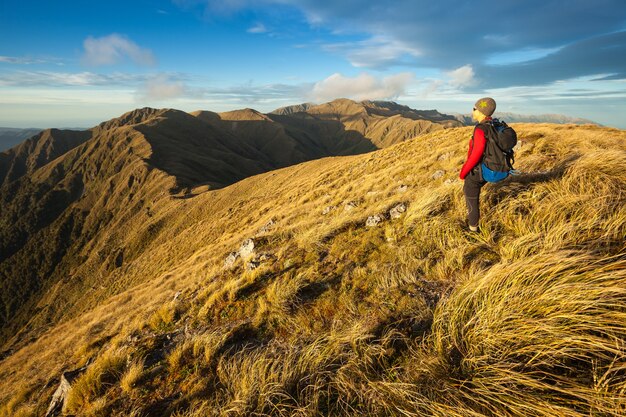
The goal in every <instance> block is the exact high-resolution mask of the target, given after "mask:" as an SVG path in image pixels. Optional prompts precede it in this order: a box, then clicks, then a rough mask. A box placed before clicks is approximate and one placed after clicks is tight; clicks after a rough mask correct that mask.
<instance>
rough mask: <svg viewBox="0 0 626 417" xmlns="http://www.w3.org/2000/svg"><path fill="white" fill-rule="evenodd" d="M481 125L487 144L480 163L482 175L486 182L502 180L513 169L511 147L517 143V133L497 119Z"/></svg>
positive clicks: (513, 158) (513, 157)
mask: <svg viewBox="0 0 626 417" xmlns="http://www.w3.org/2000/svg"><path fill="white" fill-rule="evenodd" d="M483 126H485V127H486V129H484V130H485V139H486V140H487V144H486V146H485V151H484V153H483V158H482V163H481V172H482V177H483V179H484V180H485V181H487V182H498V181H502V180H503V179H505V178H506V177H508V176H509V174H511V172H512V171H513V163H514V162H515V155H514V153H513V148H514V147H515V145H516V144H517V134H516V133H515V130H513V128H512V127H510V126H508V125H507V124H506V123H504V122H501V121H499V120H498V119H493V120H488V121H487V122H485V123H483Z"/></svg>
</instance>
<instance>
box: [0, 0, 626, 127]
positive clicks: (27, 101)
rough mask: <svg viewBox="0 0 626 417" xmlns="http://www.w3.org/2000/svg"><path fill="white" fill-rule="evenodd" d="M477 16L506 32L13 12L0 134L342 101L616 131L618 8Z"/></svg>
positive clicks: (193, 14) (198, 3)
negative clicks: (124, 118) (533, 118)
mask: <svg viewBox="0 0 626 417" xmlns="http://www.w3.org/2000/svg"><path fill="white" fill-rule="evenodd" d="M426 5H428V8H426V9H424V6H426ZM476 6H477V7H478V8H488V9H490V10H491V11H492V13H493V14H494V15H503V16H506V17H507V19H500V20H498V19H493V20H490V23H489V25H486V26H483V25H482V24H481V22H476V21H474V20H473V19H472V18H471V17H472V16H473V15H474V14H473V10H476V9H477V8H476V7H472V8H471V9H469V8H467V6H466V5H465V4H464V3H462V2H459V1H452V0H448V1H445V2H439V3H437V4H436V5H432V4H430V3H416V2H414V1H401V2H396V3H395V4H393V5H389V6H385V7H382V6H380V5H379V4H377V3H374V2H371V1H365V0H360V1H353V2H350V3H341V4H333V3H331V2H315V3H314V2H308V1H304V0H293V1H290V0H263V1H260V2H251V1H248V0H237V1H235V0H230V1H226V2H217V1H214V0H205V1H202V0H172V1H167V0H160V1H157V2H148V1H146V0H141V1H136V2H130V3H129V2H125V3H121V2H112V3H111V2H109V3H106V4H100V3H96V4H87V3H82V2H71V3H70V6H67V7H59V6H58V5H56V4H47V3H46V2H36V4H35V7H33V4H32V3H29V4H22V3H19V2H16V1H9V0H7V1H4V2H3V4H2V6H1V11H2V13H0V26H1V28H0V35H1V36H0V39H1V40H0V110H1V111H0V126H6V127H15V128H46V127H61V126H80V127H81V128H89V127H92V126H94V125H96V124H97V123H99V122H101V121H104V120H109V119H111V118H114V117H118V116H119V115H121V114H123V113H126V112H128V111H131V110H133V109H136V108H141V107H154V108H175V109H179V110H183V111H187V112H190V111H194V110H200V109H203V110H211V111H216V112H223V111H230V110H236V109H241V108H245V107H250V108H254V109H256V110H258V111H260V112H263V113H267V112H270V111H272V110H274V109H276V108H279V107H284V106H288V105H295V104H300V103H304V102H316V103H321V102H327V101H332V100H333V99H335V98H339V97H346V98H350V99H353V100H355V101H361V100H389V101H395V102H397V103H399V104H403V105H407V106H409V107H411V108H414V109H418V110H425V109H436V110H437V111H439V112H441V113H447V114H451V113H460V114H467V113H469V111H470V110H471V108H472V106H473V104H474V102H475V101H476V100H477V99H478V98H480V97H483V96H491V97H494V98H495V100H496V102H497V103H498V108H497V109H496V112H507V113H516V114H524V115H543V114H559V115H564V116H568V117H576V118H585V119H589V120H592V121H594V122H597V123H600V124H602V125H605V126H612V127H618V128H622V129H624V128H626V118H624V117H623V115H624V114H626V100H625V99H626V5H625V4H624V3H623V2H620V1H617V0H605V1H602V4H601V5H600V7H598V4H589V3H582V2H581V3H574V4H571V5H568V7H567V8H566V9H564V8H563V7H562V3H561V2H558V1H547V2H546V1H541V2H539V1H531V2H526V3H524V4H523V5H515V4H492V3H488V2H484V1H481V2H479V3H478V4H477V5H476ZM120 10H123V13H120ZM554 21H558V22H559V26H558V28H555V26H554V24H553V22H554ZM59 27H62V28H63V30H59V29H58V28H59ZM164 29H165V30H164ZM44 126H45V127H44Z"/></svg>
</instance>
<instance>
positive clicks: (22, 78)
mask: <svg viewBox="0 0 626 417" xmlns="http://www.w3.org/2000/svg"><path fill="white" fill-rule="evenodd" d="M145 79H146V76H145V75H136V74H128V73H121V72H115V73H112V74H97V73H93V72H88V71H85V72H77V73H72V72H53V71H17V72H13V73H8V74H2V76H0V85H3V86H20V87H24V86H28V87H32V86H48V87H62V86H82V87H88V86H120V85H125V86H128V85H133V84H136V83H138V82H142V81H145Z"/></svg>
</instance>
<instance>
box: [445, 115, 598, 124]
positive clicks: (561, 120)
mask: <svg viewBox="0 0 626 417" xmlns="http://www.w3.org/2000/svg"><path fill="white" fill-rule="evenodd" d="M453 116H454V117H455V118H456V119H457V120H458V121H460V122H461V123H463V124H465V125H468V126H469V125H472V124H474V122H473V121H472V116H471V115H470V114H460V113H453ZM494 117H497V118H498V119H500V120H503V121H505V122H507V123H556V124H575V125H586V124H592V125H599V124H598V123H596V122H594V121H591V120H589V119H582V118H579V117H569V116H564V115H562V114H539V115H526V114H517V113H507V112H498V111H497V112H496V113H495V114H494Z"/></svg>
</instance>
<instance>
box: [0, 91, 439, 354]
mask: <svg viewBox="0 0 626 417" xmlns="http://www.w3.org/2000/svg"><path fill="white" fill-rule="evenodd" d="M329 109H330V110H329ZM407 109H408V108H404V107H402V108H401V109H381V108H379V107H376V106H375V105H374V104H373V103H367V102H363V103H356V102H354V101H351V100H346V99H339V100H335V101H333V102H331V103H326V104H324V105H319V106H316V107H315V108H313V109H312V111H313V110H315V111H316V112H317V114H315V115H303V114H299V115H297V116H286V115H283V116H279V115H271V116H270V115H263V114H261V113H259V112H257V111H255V110H252V109H245V110H238V111H233V112H228V113H222V114H217V113H212V112H208V111H203V112H196V113H193V114H188V113H186V112H183V111H179V110H174V109H151V108H143V109H136V110H133V111H130V112H128V113H125V114H124V115H122V116H120V117H118V118H115V119H112V120H109V121H106V122H103V123H101V124H100V125H98V126H96V127H94V128H92V129H89V130H88V131H80V132H74V131H60V130H55V129H52V130H46V131H44V132H42V133H41V134H39V135H37V136H36V137H33V138H31V139H29V140H27V141H26V142H24V143H23V144H21V145H19V146H17V147H15V148H13V149H10V150H9V151H7V152H2V153H0V181H2V184H1V185H0V201H1V202H2V210H1V211H0V284H1V286H2V288H3V291H2V292H1V293H0V356H3V354H2V352H3V351H5V350H8V349H15V348H16V347H19V346H21V344H22V343H24V342H25V341H28V340H30V339H31V338H33V337H37V336H38V335H40V334H42V333H43V332H44V331H45V330H46V329H47V328H49V327H52V326H54V325H55V324H57V323H58V322H59V320H61V319H63V318H67V317H71V316H75V315H77V314H80V313H81V312H83V311H84V310H85V309H86V308H90V307H92V306H95V305H97V304H98V303H100V302H101V301H102V300H104V299H106V298H108V297H109V296H111V295H113V294H119V293H121V292H123V291H124V290H126V289H127V288H128V286H129V285H136V284H139V283H141V282H143V281H145V280H149V279H150V277H151V273H152V271H153V270H154V268H155V266H149V267H148V270H145V269H144V270H142V271H141V272H139V273H132V272H130V269H132V268H133V265H134V260H135V259H136V258H137V257H139V256H140V255H142V254H143V252H144V251H146V250H148V248H149V243H150V242H151V241H152V240H156V239H159V236H160V233H161V230H162V229H163V228H166V227H167V226H166V225H167V224H168V220H167V219H165V218H159V219H158V220H157V219H156V217H153V212H154V210H155V207H161V206H162V205H163V200H167V199H168V198H169V197H170V195H176V198H179V199H181V198H191V197H193V193H191V191H190V190H191V189H192V188H194V187H199V186H201V187H203V188H202V189H204V190H207V189H215V188H222V187H225V186H227V185H229V184H232V183H234V182H237V181H240V180H242V179H243V178H246V177H249V176H251V175H254V174H259V173H261V172H267V171H270V170H272V169H276V168H281V167H284V166H288V165H294V164H297V163H300V162H303V161H307V160H311V159H317V158H321V157H325V156H331V155H351V154H360V153H365V152H370V151H373V150H375V149H377V147H378V146H380V147H383V146H388V145H391V144H393V143H396V142H398V141H403V140H406V139H409V138H412V137H415V136H416V135H419V134H423V133H426V132H428V131H433V130H441V129H443V128H444V126H445V125H447V124H449V122H450V121H443V122H442V121H435V122H430V121H428V120H424V119H419V120H415V117H416V114H417V113H415V111H409V110H410V109H409V110H407ZM381 112H382V113H384V114H382V113H381ZM414 113H415V114H414ZM405 114H406V115H407V117H405V116H404V115H405ZM430 116H432V117H435V116H437V115H430ZM437 117H438V116H437ZM440 122H441V124H440ZM381 125H384V126H386V127H385V128H384V129H382V130H381V129H380V126H381ZM377 126H378V127H377ZM173 215H174V216H178V215H179V214H173ZM146 225H147V226H146ZM158 271H161V269H158ZM129 277H132V279H130V278H129Z"/></svg>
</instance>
